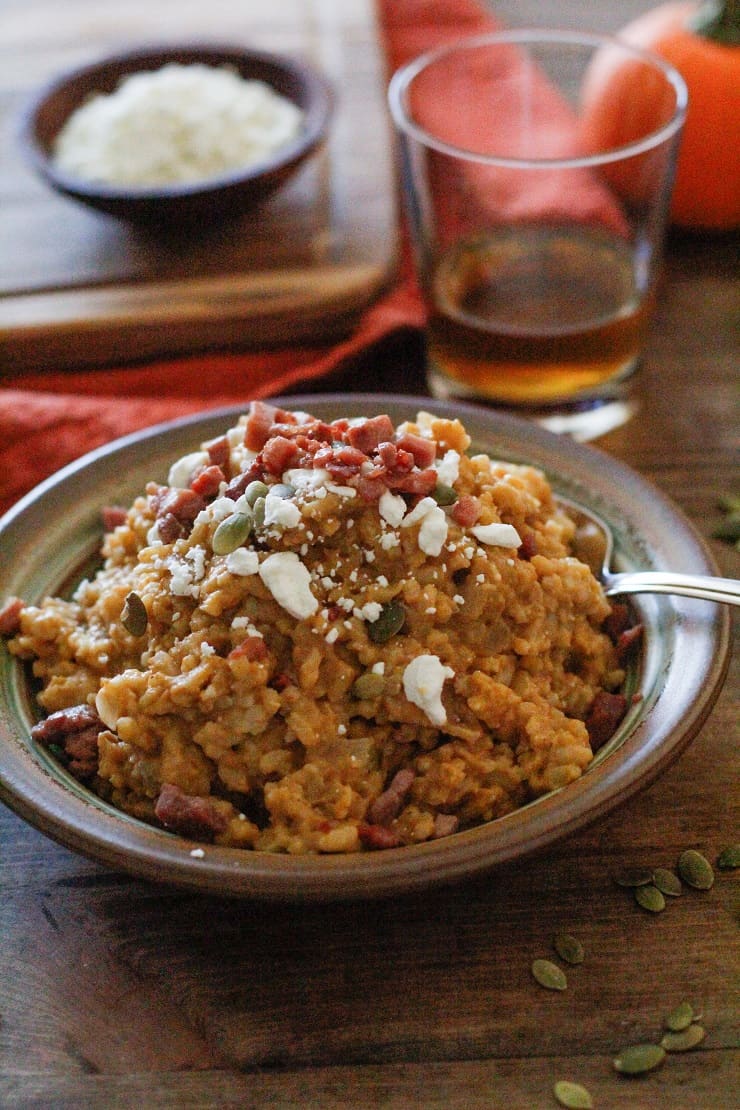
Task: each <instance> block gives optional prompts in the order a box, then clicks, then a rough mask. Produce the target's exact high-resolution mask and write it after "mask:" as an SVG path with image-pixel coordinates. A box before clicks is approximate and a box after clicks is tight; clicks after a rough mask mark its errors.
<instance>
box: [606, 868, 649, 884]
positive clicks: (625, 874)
mask: <svg viewBox="0 0 740 1110" xmlns="http://www.w3.org/2000/svg"><path fill="white" fill-rule="evenodd" d="M614 881H615V883H616V884H617V886H624V887H633V886H647V884H648V883H651V882H652V881H653V872H652V870H651V869H650V868H649V867H623V868H622V870H621V871H620V872H619V874H618V875H615V876H614Z"/></svg>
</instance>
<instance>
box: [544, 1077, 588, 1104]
mask: <svg viewBox="0 0 740 1110" xmlns="http://www.w3.org/2000/svg"><path fill="white" fill-rule="evenodd" d="M553 1094H554V1095H555V1098H556V1099H557V1100H558V1102H559V1103H560V1105H561V1106H564V1107H565V1110H592V1108H593V1104H594V1103H593V1099H592V1098H591V1095H590V1094H589V1092H588V1091H587V1090H586V1088H585V1087H582V1086H581V1084H580V1083H571V1081H570V1080H569V1079H559V1080H558V1081H557V1083H556V1084H555V1086H554V1087H553Z"/></svg>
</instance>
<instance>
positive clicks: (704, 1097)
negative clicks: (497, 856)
mask: <svg viewBox="0 0 740 1110" xmlns="http://www.w3.org/2000/svg"><path fill="white" fill-rule="evenodd" d="M561 6H562V9H563V11H564V13H566V15H567V16H568V19H569V20H571V21H572V22H577V19H578V18H580V16H582V17H583V18H582V22H583V23H584V25H585V24H586V23H589V24H590V25H592V26H593V25H595V16H594V13H596V14H598V13H599V12H600V11H601V12H603V13H605V14H604V20H603V21H602V23H605V22H606V13H607V9H608V8H609V7H610V5H609V4H608V0H603V2H602V3H600V4H594V3H593V0H589V6H588V11H589V13H590V16H589V18H588V19H587V18H586V15H585V11H586V2H585V0H584V4H583V5H580V6H579V5H576V4H569V5H566V4H564V5H561ZM639 6H640V5H632V7H633V8H635V7H639ZM642 6H645V5H642ZM549 7H550V8H551V9H553V10H555V5H554V4H550V5H549ZM579 7H580V8H581V9H582V11H581V12H580V13H579ZM502 9H504V11H503V14H504V15H506V14H508V13H507V12H506V9H509V11H510V12H511V22H526V21H527V15H528V11H527V10H528V9H531V12H535V11H536V12H538V13H539V15H540V19H539V20H538V22H545V21H548V18H549V21H550V22H554V21H556V20H555V18H554V16H553V15H552V13H551V12H550V11H548V10H547V9H548V5H546V4H545V5H543V4H541V3H537V4H534V3H530V4H521V3H519V4H518V5H517V4H515V2H514V0H511V3H508V4H503V5H501V4H499V5H498V6H497V10H498V11H499V12H501V11H502ZM623 14H624V13H623ZM591 16H594V18H591ZM611 18H612V19H613V18H614V14H613V13H611ZM560 22H562V21H560ZM736 251H737V243H736V241H735V242H733V241H732V240H730V239H722V238H719V239H710V238H706V237H689V236H686V235H678V234H674V235H672V236H671V239H670V242H669V245H668V252H667V265H666V274H665V281H664V284H663V289H662V295H661V298H660V303H659V307H658V313H657V317H656V320H655V324H654V327H653V330H652V334H651V338H650V342H649V345H648V349H647V351H646V355H645V362H644V367H643V370H642V373H641V375H640V377H639V380H638V382H637V386H636V389H637V393H638V395H639V399H640V401H641V405H642V407H641V409H640V411H639V413H638V415H637V416H635V417H634V418H633V419H632V420H631V421H630V422H629V423H627V424H626V425H624V426H623V427H622V428H620V429H618V430H616V431H613V432H611V433H610V434H609V435H608V436H605V437H604V438H603V439H602V440H601V441H600V442H599V446H600V447H601V448H602V449H603V450H606V451H608V452H609V453H611V454H613V455H614V456H615V457H617V458H619V459H621V460H622V461H624V462H626V463H629V464H630V465H632V466H633V467H635V468H636V469H637V470H638V471H640V472H641V473H642V474H643V475H644V476H646V477H647V478H649V479H651V480H652V481H653V482H654V483H656V484H657V485H658V486H659V487H660V488H661V489H662V490H663V491H664V492H665V493H668V494H669V495H670V496H671V497H673V498H674V499H675V501H676V502H677V503H678V504H679V505H680V506H681V507H682V508H683V509H684V511H685V512H686V513H687V514H688V515H689V517H690V518H691V519H692V520H693V522H694V524H695V525H696V527H697V528H698V530H699V531H700V532H701V533H702V534H703V535H704V536H705V537H709V536H710V533H711V531H712V529H713V527H714V526H715V525H716V524H718V523H719V520H720V513H719V510H718V509H717V498H718V496H719V495H720V494H722V493H724V492H727V491H729V490H730V489H731V487H732V485H733V482H734V483H735V492H738V491H737V485H736V483H737V427H738V425H737V392H736V387H737V361H736V356H737V346H736V340H737V334H736V332H735V331H734V330H733V318H734V321H735V324H736V322H737V309H738V301H737V287H736V285H735V284H734V281H733V278H734V261H735V258H736ZM326 384H327V387H328V388H329V387H330V388H336V387H337V386H338V385H340V386H341V387H344V388H347V389H352V388H355V387H358V386H362V387H363V388H376V389H398V388H399V387H400V388H403V389H405V390H406V391H417V392H419V391H422V390H423V388H424V386H423V377H422V372H421V347H420V343H419V340H418V337H416V336H411V335H409V336H403V337H401V338H400V339H397V340H395V341H394V342H392V343H390V344H388V346H387V348H386V349H385V350H384V351H383V352H375V353H374V354H373V356H372V357H371V358H369V359H368V360H366V362H365V364H363V365H359V364H356V365H354V366H352V367H350V368H348V370H347V372H346V373H345V374H344V375H343V376H342V377H341V379H339V380H337V379H335V380H333V381H331V382H328V383H326ZM709 543H710V545H711V547H712V549H713V551H714V554H715V556H716V559H717V562H718V564H719V568H720V570H721V572H722V573H723V574H726V575H734V576H738V575H740V556H739V555H738V554H737V552H735V551H734V550H733V549H732V548H731V547H730V546H728V545H725V544H723V543H721V542H720V541H718V540H711V539H710V540H709ZM735 628H736V629H737V624H736V625H735ZM738 662H739V660H738V655H737V652H736V653H735V659H734V663H733V664H732V665H731V669H730V673H729V676H728V678H727V681H726V684H725V687H724V690H723V692H722V694H721V695H720V698H719V700H718V702H717V704H716V706H715V708H714V710H713V712H712V714H711V716H710V718H709V720H708V721H707V722H706V724H705V725H704V727H703V729H702V731H701V733H700V734H699V736H698V737H697V738H696V739H695V741H694V742H693V744H692V745H691V746H690V747H689V749H688V750H687V751H686V752H685V754H684V755H683V756H682V758H681V759H680V760H679V761H678V762H677V763H676V764H675V765H674V766H673V768H672V769H671V770H669V771H668V772H667V773H666V774H665V775H664V776H663V777H662V778H661V779H660V780H659V781H658V782H657V783H655V784H654V785H653V786H652V787H651V788H650V789H649V790H647V791H646V792H645V793H643V794H642V795H641V796H639V797H637V798H635V799H633V800H631V801H630V802H628V803H627V804H625V805H624V806H623V807H622V808H621V809H619V810H617V811H616V812H613V813H612V814H611V815H610V816H608V817H607V818H606V819H604V820H602V821H600V822H599V823H598V824H597V825H595V826H593V827H591V828H589V829H587V830H586V831H583V832H580V833H578V834H576V835H573V836H571V837H569V838H566V839H565V840H563V841H562V842H561V843H559V844H558V845H557V846H556V847H555V848H553V849H551V850H550V851H548V852H547V854H545V855H542V856H539V857H538V858H534V859H530V860H527V861H526V862H524V863H521V864H520V865H518V866H511V867H508V868H507V869H505V870H503V871H500V872H498V873H496V874H494V875H491V876H490V877H486V878H482V879H478V880H476V881H474V882H464V883H461V884H459V885H456V886H454V887H452V888H450V889H446V890H443V891H437V892H435V893H429V894H419V895H415V896H409V897H406V898H402V899H400V900H394V901H387V902H378V903H361V904H348V905H339V906H337V905H333V906H332V905H329V906H320V905H313V906H309V907H303V908H295V907H276V906H265V905H259V904H252V903H249V902H235V901H230V900H228V899H225V898H224V899H220V898H217V897H198V896H195V895H192V894H185V893H180V892H177V891H174V890H171V889H164V888H160V887H157V886H153V885H149V884H147V883H145V882H140V881H136V880H133V879H131V878H128V877H126V876H125V875H122V874H117V873H113V872H110V871H107V870H106V869H104V868H103V867H100V866H98V865H96V864H94V863H90V862H87V861H85V860H83V859H81V858H78V857H77V856H75V855H72V854H71V853H70V852H68V851H67V850H65V849H63V848H61V847H58V846H56V845H55V844H54V843H52V842H51V841H49V840H47V839H45V838H44V837H43V836H42V835H41V834H40V833H37V832H35V831H34V830H33V829H31V828H30V827H28V826H27V825H25V824H24V823H23V822H21V821H20V820H19V819H18V818H16V817H15V816H14V815H13V814H12V813H10V812H9V811H8V810H5V809H2V810H0V846H1V847H0V890H1V891H2V894H1V896H0V939H1V943H0V1104H2V1105H3V1106H5V1107H22V1108H24V1110H25V1108H27V1107H50V1108H54V1110H60V1108H65V1107H69V1108H75V1110H76V1108H78V1107H86V1108H87V1107H100V1108H105V1110H108V1108H112V1107H121V1108H128V1107H135V1106H146V1107H147V1108H148V1110H152V1108H159V1107H176V1108H180V1107H264V1106H275V1107H281V1108H285V1107H321V1108H337V1107H343V1108H344V1107H346V1108H365V1107H368V1108H370V1107H380V1106H383V1107H394V1108H416V1107H423V1108H425V1110H427V1108H434V1107H445V1108H451V1107H459V1108H465V1110H469V1108H474V1107H486V1108H490V1107H506V1108H517V1110H519V1108H521V1110H537V1108H540V1107H542V1108H547V1107H553V1106H556V1102H555V1099H554V1096H553V1093H552V1088H553V1084H554V1082H555V1081H556V1080H558V1079H561V1078H568V1079H572V1080H574V1081H577V1082H580V1083H582V1084H585V1085H586V1086H587V1087H588V1088H589V1090H590V1091H591V1094H592V1096H593V1099H594V1105H595V1106H597V1107H608V1108H618V1107H624V1108H630V1110H633V1108H635V1107H651V1108H652V1110H662V1108H665V1110H668V1108H670V1110H677V1108H680V1110H689V1108H700V1110H731V1108H732V1107H734V1106H737V1105H738V1103H737V1091H738V1079H739V1074H738V1072H739V1069H738V1051H737V1049H738V1020H737V1018H738V1010H737V1004H738V987H739V986H740V982H739V979H738V966H739V964H738V935H737V910H738V880H737V875H736V874H735V875H734V876H733V874H732V873H729V872H723V873H719V872H718V874H717V880H716V882H715V885H714V887H713V888H712V890H711V891H709V892H707V893H699V892H696V891H693V892H689V891H687V892H686V893H685V894H684V895H683V897H681V898H679V899H676V900H674V901H673V902H672V903H671V904H670V905H669V907H668V910H667V911H666V912H664V913H662V914H659V915H651V914H649V913H646V912H645V911H642V910H641V909H639V907H637V906H636V905H635V904H634V902H633V901H632V900H631V897H630V895H629V893H628V892H625V891H624V890H622V889H620V888H619V887H618V886H617V885H616V884H615V882H614V875H615V874H616V873H617V872H618V871H619V870H620V868H622V867H623V866H625V865H628V864H629V865H633V864H639V865H642V864H645V865H651V866H652V865H657V864H663V865H666V866H669V867H670V866H673V865H674V863H675V860H676V858H677V856H678V854H679V852H680V851H681V850H682V849H684V848H688V847H696V848H699V849H700V850H701V851H703V852H704V853H705V854H706V855H707V856H708V857H709V858H710V859H712V860H714V859H715V858H716V856H717V854H718V852H719V851H720V850H721V849H722V848H723V847H725V846H726V845H728V844H730V843H733V842H735V841H737V840H738V839H740V838H739V837H738V823H737V817H738V793H737V788H736V783H737V781H738V770H739V768H738V745H737V731H736V727H737V707H738V689H739V688H740V667H739V666H738ZM560 929H567V930H569V931H570V932H572V933H574V934H575V935H576V936H577V937H578V938H579V939H580V940H581V941H582V942H583V944H584V946H585V948H586V959H585V961H584V963H583V964H582V965H580V966H579V967H575V968H572V969H571V970H570V971H569V986H568V989H567V990H566V991H564V992H562V993H555V992H548V991H544V990H543V989H542V988H541V987H539V986H538V985H537V984H536V983H535V981H534V979H533V978H532V975H531V973H530V965H531V963H532V960H533V959H535V958H536V957H538V956H545V957H547V956H549V955H551V942H552V937H553V935H554V934H555V933H556V931H558V930H560ZM684 999H688V1000H690V1001H691V1002H692V1003H693V1004H694V1005H695V1006H696V1007H697V1008H698V1009H700V1010H701V1011H702V1013H703V1019H702V1021H703V1024H704V1026H705V1028H706V1031H707V1036H706V1040H705V1041H704V1043H703V1044H702V1045H701V1046H700V1047H699V1048H698V1049H696V1050H694V1051H692V1052H688V1053H685V1054H681V1055H678V1054H676V1055H672V1056H671V1057H670V1058H669V1059H668V1060H667V1061H666V1063H665V1064H664V1065H663V1067H662V1068H661V1069H659V1070H658V1071H656V1072H655V1073H653V1074H652V1075H650V1076H649V1077H643V1078H641V1079H625V1078H623V1077H620V1076H618V1075H617V1074H616V1072H615V1071H614V1070H613V1067H612V1060H613V1057H614V1056H615V1054H616V1053H617V1051H618V1050H619V1049H621V1048H623V1047H624V1046H625V1045H628V1044H630V1043H635V1042H639V1041H644V1040H650V1041H654V1040H655V1039H656V1038H657V1037H659V1035H660V1033H661V1027H662V1022H663V1018H664V1016H665V1015H666V1013H667V1012H668V1011H669V1010H670V1009H671V1008H672V1007H673V1006H674V1005H675V1004H676V1003H678V1002H680V1001H682V1000H684Z"/></svg>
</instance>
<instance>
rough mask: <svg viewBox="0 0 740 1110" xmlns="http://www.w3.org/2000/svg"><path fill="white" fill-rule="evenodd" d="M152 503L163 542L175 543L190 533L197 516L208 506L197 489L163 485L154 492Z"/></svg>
mask: <svg viewBox="0 0 740 1110" xmlns="http://www.w3.org/2000/svg"><path fill="white" fill-rule="evenodd" d="M152 505H153V507H154V511H155V514H156V517H157V529H158V531H159V537H160V539H161V540H162V542H163V543H174V541H175V540H177V539H180V537H182V536H187V535H188V533H189V531H190V529H191V527H192V524H193V521H194V520H195V518H196V516H197V515H198V513H199V512H201V511H202V510H203V509H204V508H205V507H206V502H205V499H204V498H203V497H201V495H200V494H199V493H196V492H195V490H192V489H173V488H170V487H169V486H163V487H161V488H159V489H157V490H156V491H155V493H154V494H153V496H152Z"/></svg>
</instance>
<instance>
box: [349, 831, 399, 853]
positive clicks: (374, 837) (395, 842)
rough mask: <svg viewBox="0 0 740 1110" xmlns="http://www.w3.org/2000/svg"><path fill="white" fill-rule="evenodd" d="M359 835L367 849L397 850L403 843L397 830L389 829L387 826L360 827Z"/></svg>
mask: <svg viewBox="0 0 740 1110" xmlns="http://www.w3.org/2000/svg"><path fill="white" fill-rule="evenodd" d="M357 833H358V835H359V837H360V840H361V842H362V843H363V844H364V845H365V847H366V848H373V849H376V850H378V849H381V850H382V849H384V848H397V847H398V846H399V844H400V843H401V837H400V836H399V835H398V833H397V832H396V831H395V829H388V828H386V827H385V825H360V826H359V827H358V829H357Z"/></svg>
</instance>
